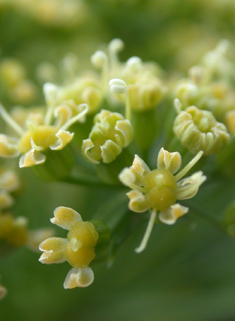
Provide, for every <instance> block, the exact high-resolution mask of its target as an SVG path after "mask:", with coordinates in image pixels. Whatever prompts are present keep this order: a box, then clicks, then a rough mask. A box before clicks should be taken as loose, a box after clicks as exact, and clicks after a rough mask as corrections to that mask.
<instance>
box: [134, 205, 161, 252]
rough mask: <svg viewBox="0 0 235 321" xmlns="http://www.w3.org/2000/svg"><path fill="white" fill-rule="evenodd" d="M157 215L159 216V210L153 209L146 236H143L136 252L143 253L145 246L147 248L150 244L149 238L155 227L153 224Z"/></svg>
mask: <svg viewBox="0 0 235 321" xmlns="http://www.w3.org/2000/svg"><path fill="white" fill-rule="evenodd" d="M156 216H157V211H156V209H153V210H152V213H151V215H150V218H149V222H148V226H147V229H146V231H145V233H144V237H143V239H142V241H141V243H140V245H139V247H137V248H136V249H135V252H136V253H141V252H143V251H144V250H145V248H146V246H147V244H148V240H149V238H150V235H151V233H152V229H153V226H154V223H155V219H156Z"/></svg>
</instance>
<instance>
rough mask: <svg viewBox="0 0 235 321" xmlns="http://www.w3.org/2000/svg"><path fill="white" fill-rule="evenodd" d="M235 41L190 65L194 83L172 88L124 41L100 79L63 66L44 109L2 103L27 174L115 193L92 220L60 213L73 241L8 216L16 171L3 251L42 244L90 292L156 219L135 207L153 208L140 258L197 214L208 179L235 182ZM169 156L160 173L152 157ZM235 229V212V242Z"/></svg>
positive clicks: (9, 152)
mask: <svg viewBox="0 0 235 321" xmlns="http://www.w3.org/2000/svg"><path fill="white" fill-rule="evenodd" d="M226 46H227V42H222V43H221V44H219V46H218V47H217V48H216V49H215V50H213V51H212V52H209V53H208V54H207V55H205V56H204V58H203V59H202V61H201V63H200V64H199V65H198V66H194V67H193V68H191V69H190V75H189V78H187V79H177V81H175V82H174V85H172V84H171V83H170V81H169V83H168V85H169V88H167V87H166V86H165V84H163V80H162V75H163V74H162V71H161V69H160V67H158V65H156V64H155V63H144V62H142V61H141V59H140V58H138V57H135V56H134V57H131V58H130V59H128V60H127V61H126V62H125V63H122V62H120V61H119V59H118V53H119V52H120V50H122V48H123V42H122V41H121V40H120V39H114V40H113V41H111V42H110V44H109V45H108V46H107V48H106V50H105V49H104V51H96V52H95V53H94V55H92V56H91V63H92V65H93V67H95V68H96V69H99V70H100V71H101V72H100V74H99V73H98V74H95V73H94V71H86V72H84V73H81V72H79V73H78V74H77V71H78V68H77V66H78V64H77V59H76V57H75V56H72V55H68V56H66V57H65V58H64V59H63V61H62V63H61V66H62V67H61V68H62V69H63V70H62V69H61V70H62V72H61V74H62V75H63V76H64V79H63V81H61V82H59V81H56V80H55V81H52V80H50V81H49V82H46V83H45V84H44V86H43V93H44V99H45V103H44V105H42V106H36V107H35V106H32V107H29V108H27V109H25V108H23V107H20V106H15V107H14V108H13V109H12V110H11V111H10V112H8V111H7V110H6V109H5V108H4V107H3V106H2V105H1V106H0V115H1V118H2V119H3V120H4V121H5V123H6V124H7V126H6V134H3V133H2V134H0V156H1V157H2V158H3V159H5V160H8V159H9V158H16V157H18V156H20V160H19V167H20V168H25V167H31V169H32V170H33V172H34V173H36V174H37V176H38V177H39V178H41V179H43V180H53V181H57V182H63V183H72V184H74V185H79V186H86V187H87V190H88V191H89V188H91V189H92V188H94V187H96V188H97V189H101V188H106V189H108V190H109V193H110V195H111V196H110V195H109V193H107V199H108V200H107V206H106V202H105V204H104V206H103V207H101V209H97V210H96V211H94V212H95V214H94V215H93V216H92V218H91V220H89V221H86V220H84V221H83V220H82V218H81V216H80V214H79V213H78V212H76V211H75V210H73V209H72V208H69V207H64V206H61V207H57V208H56V209H55V211H54V217H53V218H52V219H51V222H52V223H53V224H56V225H58V226H59V227H61V228H63V229H65V230H67V231H68V232H67V237H64V238H62V237H55V236H54V235H53V236H52V234H51V230H47V229H42V230H34V231H31V230H29V229H28V226H27V222H28V220H27V219H26V218H25V217H23V216H22V217H21V216H20V217H17V218H14V216H13V215H12V214H11V213H9V212H8V208H9V206H11V205H12V204H13V197H12V195H11V194H10V193H12V192H13V191H15V189H17V188H18V187H19V181H18V180H17V176H14V174H13V173H12V172H9V171H8V172H3V173H2V174H1V175H0V240H1V246H2V244H3V246H5V244H6V243H7V244H8V245H10V246H11V247H13V248H16V247H19V246H27V247H30V248H31V249H34V250H35V249H37V248H38V245H39V243H40V245H39V250H40V251H41V252H42V254H41V257H40V259H39V261H40V262H41V263H43V264H53V263H62V262H65V261H67V262H68V263H69V264H70V266H71V267H72V268H71V270H70V271H69V272H68V275H67V277H66V279H65V281H64V288H66V289H71V288H75V287H87V286H89V285H90V284H91V283H92V282H93V280H94V273H93V270H92V269H91V267H90V266H91V265H92V264H94V263H97V262H100V261H106V263H107V265H108V266H110V265H111V264H112V262H113V260H114V258H115V255H116V252H117V250H118V249H119V248H120V247H121V246H122V245H123V244H124V243H125V240H126V238H127V235H128V236H129V235H131V232H130V231H132V230H134V226H135V225H138V224H141V223H142V221H141V219H142V218H143V219H144V218H145V216H146V215H139V216H137V215H135V214H133V213H131V212H135V213H145V212H147V211H149V212H150V217H149V221H148V225H147V229H146V231H145V234H144V236H143V239H142V241H141V244H140V245H139V247H138V248H137V249H136V252H137V253H140V252H142V251H143V250H144V249H145V248H146V246H147V243H148V240H149V237H150V235H151V233H152V230H153V227H154V225H155V224H157V223H159V224H160V223H164V224H166V225H172V224H174V223H175V222H176V221H177V220H178V219H179V218H180V217H182V216H184V215H185V214H186V213H189V214H188V216H190V205H192V202H191V201H190V199H191V198H193V197H194V196H195V195H196V194H197V193H198V191H199V188H200V187H201V185H202V184H203V183H204V182H205V181H206V177H207V176H208V178H210V180H213V177H214V176H215V177H216V174H217V173H218V172H219V174H220V175H226V171H225V170H224V169H225V167H226V168H228V169H229V172H231V173H232V174H233V175H234V176H235V167H234V162H232V161H231V159H233V158H232V157H231V155H235V144H234V137H233V136H234V133H235V130H234V128H235V127H234V124H235V116H234V111H235V108H234V107H233V105H232V104H231V102H229V99H232V98H233V95H234V93H233V89H232V78H233V72H232V73H231V74H229V72H228V70H230V69H232V67H231V63H230V61H229V60H228V59H227V58H226V57H225V52H226V50H225V49H226ZM106 51H107V53H106ZM48 66H49V65H47V64H44V66H42V65H41V66H39V68H38V70H37V71H38V75H39V74H40V77H41V76H42V77H41V80H42V79H43V77H44V78H45V79H46V78H47V77H46V76H48V75H49V76H52V74H53V70H52V69H53V68H52V69H51V70H50V68H49V67H48ZM220 66H222V67H221V68H220ZM48 68H49V70H47V69H48ZM224 70H225V71H224ZM47 72H48V75H46V73H47ZM16 76H17V75H16ZM40 77H39V78H40ZM49 78H50V77H48V79H49ZM52 78H53V77H51V79H52ZM62 78H63V77H62ZM55 79H56V77H55ZM57 80H58V79H57ZM56 82H57V83H56ZM176 97H177V98H176ZM163 98H164V99H163ZM173 99H174V100H173ZM173 101H174V104H173V103H172V102H173ZM160 102H161V103H160ZM222 106H224V109H223V108H222ZM174 107H175V108H174ZM176 112H177V114H176ZM226 125H227V127H228V130H227V127H226ZM230 136H231V139H230ZM73 138H74V139H73ZM159 147H162V148H161V149H160V151H159ZM158 151H159V152H158ZM172 151H174V152H172ZM157 153H158V156H157V165H156V168H155V165H154V162H153V161H152V159H153V158H154V159H155V157H156V156H155V157H153V156H154V155H157ZM192 154H194V156H193V155H192ZM134 155H135V156H134ZM133 157H134V160H133ZM224 164H226V166H224ZM193 166H195V167H196V169H195V172H194V173H193V172H192V171H191V170H192V167H193ZM181 167H182V169H181ZM151 168H154V169H151ZM188 173H189V174H188ZM187 174H188V176H187V177H185V176H186V175H187ZM214 174H215V175H214ZM229 175H230V174H229ZM126 187H128V188H130V189H131V190H130V191H129V192H128V193H127V194H126V195H127V197H128V198H129V204H128V208H129V209H128V208H127V201H128V199H127V198H126V196H125V193H126ZM202 188H203V187H202ZM91 199H92V198H91ZM184 200H189V201H187V206H184V205H185V204H184V203H183V204H184V205H182V204H180V201H184ZM79 201H80V200H79V198H78V202H79ZM129 210H130V211H129ZM193 212H194V210H193ZM195 212H196V211H195ZM201 216H203V214H201ZM138 218H139V221H138ZM182 220H183V219H182ZM210 220H213V218H210ZM185 221H187V220H185ZM233 224H234V220H233V217H232V219H231V217H229V221H228V222H227V225H228V226H229V228H228V226H227V229H226V232H227V233H228V234H229V235H233V232H231V229H232V227H231V226H233ZM217 225H218V223H217ZM159 228H160V227H159ZM0 291H1V287H0ZM2 291H3V290H2Z"/></svg>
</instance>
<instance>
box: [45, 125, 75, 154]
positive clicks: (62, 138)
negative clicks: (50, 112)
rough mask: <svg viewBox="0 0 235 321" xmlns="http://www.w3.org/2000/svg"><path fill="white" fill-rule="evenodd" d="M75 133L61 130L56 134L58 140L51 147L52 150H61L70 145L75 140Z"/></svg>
mask: <svg viewBox="0 0 235 321" xmlns="http://www.w3.org/2000/svg"><path fill="white" fill-rule="evenodd" d="M73 135H74V133H70V132H69V131H66V130H63V129H60V130H59V131H58V133H56V134H55V136H56V137H57V140H56V141H55V143H54V144H53V145H50V149H52V150H60V149H62V148H64V147H65V146H66V145H68V144H69V143H70V142H71V140H72V139H73Z"/></svg>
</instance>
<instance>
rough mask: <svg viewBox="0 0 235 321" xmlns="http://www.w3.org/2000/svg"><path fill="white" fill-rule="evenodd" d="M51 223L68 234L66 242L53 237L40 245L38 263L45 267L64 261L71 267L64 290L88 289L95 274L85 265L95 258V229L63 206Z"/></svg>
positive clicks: (56, 211)
mask: <svg viewBox="0 0 235 321" xmlns="http://www.w3.org/2000/svg"><path fill="white" fill-rule="evenodd" d="M51 222H52V223H53V224H56V225H58V226H60V227H62V228H63V229H66V230H69V232H68V234H67V238H60V237H52V238H48V239H47V240H45V241H44V242H42V243H41V244H40V245H39V249H40V251H42V252H43V254H42V255H41V257H40V259H39V261H40V262H41V263H44V264H52V263H62V262H64V261H67V262H68V263H69V264H70V265H71V266H72V267H73V268H72V270H71V271H70V272H69V273H68V275H67V277H66V279H65V282H64V288H66V289H67V288H74V287H86V286H88V285H90V284H91V283H92V282H93V280H94V274H93V271H92V270H91V268H90V267H88V265H89V264H90V262H91V261H92V260H93V259H94V258H95V251H94V248H95V246H96V243H97V241H98V238H99V234H98V232H97V231H96V229H95V227H94V225H93V224H92V223H91V222H84V221H83V220H82V218H81V216H80V214H79V213H77V212H76V211H74V210H73V209H71V208H68V207H62V206H61V207H57V208H56V209H55V211H54V217H53V218H52V219H51Z"/></svg>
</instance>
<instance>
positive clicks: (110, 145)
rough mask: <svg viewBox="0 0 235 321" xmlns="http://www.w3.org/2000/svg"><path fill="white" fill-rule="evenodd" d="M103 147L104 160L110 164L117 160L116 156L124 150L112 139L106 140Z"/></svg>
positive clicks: (102, 155) (101, 147)
mask: <svg viewBox="0 0 235 321" xmlns="http://www.w3.org/2000/svg"><path fill="white" fill-rule="evenodd" d="M100 149H101V157H102V159H103V162H104V163H106V164H108V163H111V162H112V161H114V160H115V158H116V157H117V156H118V155H119V154H120V153H121V152H122V148H120V147H119V146H118V145H117V144H116V143H114V142H113V141H112V140H109V139H108V140H106V142H105V143H104V144H103V145H102V146H100Z"/></svg>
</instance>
